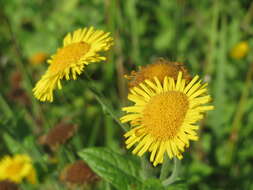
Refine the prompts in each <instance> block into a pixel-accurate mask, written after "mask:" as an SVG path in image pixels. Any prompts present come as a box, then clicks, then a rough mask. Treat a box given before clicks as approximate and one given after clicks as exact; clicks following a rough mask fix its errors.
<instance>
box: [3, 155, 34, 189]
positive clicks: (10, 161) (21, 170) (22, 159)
mask: <svg viewBox="0 0 253 190" xmlns="http://www.w3.org/2000/svg"><path fill="white" fill-rule="evenodd" d="M24 178H25V179H27V180H28V181H29V182H30V183H32V184H35V183H36V181H37V178H36V172H35V169H34V168H33V165H32V161H31V158H30V157H29V156H27V155H23V154H18V155H15V156H14V157H10V156H5V157H4V158H3V159H2V160H1V161H0V180H10V181H12V182H14V183H21V181H22V180H23V179H24Z"/></svg>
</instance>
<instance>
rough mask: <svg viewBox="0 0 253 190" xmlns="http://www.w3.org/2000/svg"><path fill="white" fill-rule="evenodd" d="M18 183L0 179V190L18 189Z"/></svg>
mask: <svg viewBox="0 0 253 190" xmlns="http://www.w3.org/2000/svg"><path fill="white" fill-rule="evenodd" d="M18 189H19V188H18V185H17V184H16V183H13V182H11V181H8V180H3V181H0V190H18Z"/></svg>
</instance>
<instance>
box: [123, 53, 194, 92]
mask: <svg viewBox="0 0 253 190" xmlns="http://www.w3.org/2000/svg"><path fill="white" fill-rule="evenodd" d="M180 71H181V72H182V73H183V75H184V78H185V79H186V82H188V81H189V80H190V79H191V76H190V74H189V73H188V71H187V69H186V68H185V66H184V64H183V63H179V62H170V61H167V60H166V59H163V58H159V59H157V60H156V61H155V62H154V63H153V64H149V65H147V66H144V67H141V69H140V70H139V71H137V72H136V71H132V72H131V75H130V76H127V78H128V79H130V82H129V88H132V87H135V86H138V84H139V83H142V82H144V81H145V80H146V79H148V80H151V81H152V80H153V79H154V77H157V79H158V80H159V81H160V82H163V79H164V77H166V76H168V77H172V78H174V80H176V79H177V76H178V73H179V72H180Z"/></svg>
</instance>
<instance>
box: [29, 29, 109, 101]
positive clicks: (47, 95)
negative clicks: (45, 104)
mask: <svg viewBox="0 0 253 190" xmlns="http://www.w3.org/2000/svg"><path fill="white" fill-rule="evenodd" d="M112 41H113V39H112V37H110V34H109V33H105V32H104V31H102V30H94V28H93V27H90V28H84V29H78V30H76V31H74V32H73V34H72V35H71V34H70V33H69V34H68V35H67V36H66V37H65V38H64V40H63V47H62V48H60V49H58V50H57V52H56V54H55V55H53V56H52V57H51V59H50V60H48V63H49V67H48V69H47V71H46V73H45V74H44V75H43V76H42V78H41V79H40V80H39V81H38V82H37V84H36V86H35V88H34V89H33V92H34V96H35V97H36V98H37V99H39V100H41V101H50V102H52V101H53V90H54V89H55V88H56V87H57V86H58V88H59V89H61V88H62V85H61V80H62V79H63V78H65V79H66V80H69V79H70V78H71V77H72V78H73V79H74V80H76V78H77V75H80V74H81V73H82V72H83V70H84V68H85V66H86V65H88V64H90V63H92V62H98V61H104V60H106V58H105V57H104V56H102V55H100V54H98V53H99V52H102V51H107V50H109V48H110V47H111V46H112V44H113V42H112Z"/></svg>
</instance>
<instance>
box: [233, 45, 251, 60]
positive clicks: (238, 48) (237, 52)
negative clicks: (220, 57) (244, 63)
mask: <svg viewBox="0 0 253 190" xmlns="http://www.w3.org/2000/svg"><path fill="white" fill-rule="evenodd" d="M248 52H249V44H248V42H247V41H242V42H240V43H238V44H236V45H235V46H234V47H233V48H232V50H231V51H230V55H231V57H232V58H234V59H242V58H244V57H245V56H246V55H247V54H248Z"/></svg>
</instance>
